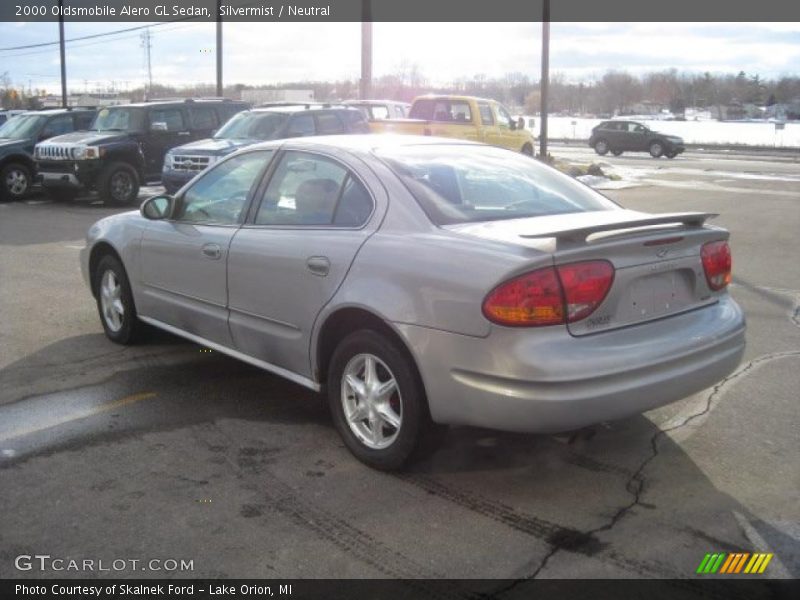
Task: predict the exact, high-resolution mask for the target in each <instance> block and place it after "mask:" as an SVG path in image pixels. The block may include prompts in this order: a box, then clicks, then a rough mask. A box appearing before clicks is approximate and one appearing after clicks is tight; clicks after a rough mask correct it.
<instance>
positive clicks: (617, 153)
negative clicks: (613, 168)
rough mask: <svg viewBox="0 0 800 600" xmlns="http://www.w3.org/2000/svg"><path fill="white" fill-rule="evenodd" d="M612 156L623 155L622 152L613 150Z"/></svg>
mask: <svg viewBox="0 0 800 600" xmlns="http://www.w3.org/2000/svg"><path fill="white" fill-rule="evenodd" d="M611 154H613V155H614V156H620V155H622V150H612V151H611Z"/></svg>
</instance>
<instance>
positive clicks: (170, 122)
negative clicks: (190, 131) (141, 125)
mask: <svg viewBox="0 0 800 600" xmlns="http://www.w3.org/2000/svg"><path fill="white" fill-rule="evenodd" d="M150 128H151V129H153V130H156V131H167V132H175V131H184V130H185V129H186V128H185V126H184V123H183V111H181V109H180V108H154V109H153V110H152V111H151V112H150Z"/></svg>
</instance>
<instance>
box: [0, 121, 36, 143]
mask: <svg viewBox="0 0 800 600" xmlns="http://www.w3.org/2000/svg"><path fill="white" fill-rule="evenodd" d="M46 120H47V117H44V116H42V115H17V116H16V117H11V118H10V119H9V120H8V121H6V122H5V123H3V126H2V127H0V138H6V139H11V140H24V139H27V138H33V137H36V133H37V131H38V130H39V128H40V127H41V126H42V125H43V124H44V122H45V121H46Z"/></svg>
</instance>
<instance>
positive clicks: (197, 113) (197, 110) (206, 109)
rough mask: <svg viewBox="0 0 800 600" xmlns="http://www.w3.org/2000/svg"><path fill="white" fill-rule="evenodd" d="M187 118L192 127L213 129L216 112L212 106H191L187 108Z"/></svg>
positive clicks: (215, 121) (215, 122) (215, 125)
mask: <svg viewBox="0 0 800 600" xmlns="http://www.w3.org/2000/svg"><path fill="white" fill-rule="evenodd" d="M189 119H190V120H191V122H192V129H215V128H216V127H217V113H216V112H215V111H214V107H212V106H192V107H190V108H189Z"/></svg>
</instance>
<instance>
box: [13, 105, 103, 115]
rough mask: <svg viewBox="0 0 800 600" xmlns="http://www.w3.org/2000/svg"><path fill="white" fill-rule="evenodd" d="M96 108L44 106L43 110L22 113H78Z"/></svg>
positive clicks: (92, 110)
mask: <svg viewBox="0 0 800 600" xmlns="http://www.w3.org/2000/svg"><path fill="white" fill-rule="evenodd" d="M95 110H96V109H94V108H88V107H84V106H76V107H74V108H73V107H70V108H44V109H42V110H26V111H24V112H22V113H19V114H21V115H45V116H46V115H60V114H64V113H73V112H75V113H77V112H95Z"/></svg>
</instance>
